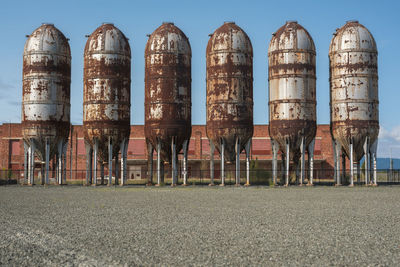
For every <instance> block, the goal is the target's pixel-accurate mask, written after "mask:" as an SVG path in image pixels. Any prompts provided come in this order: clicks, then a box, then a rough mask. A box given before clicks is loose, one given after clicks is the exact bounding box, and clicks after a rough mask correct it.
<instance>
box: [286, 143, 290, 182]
mask: <svg viewBox="0 0 400 267" xmlns="http://www.w3.org/2000/svg"><path fill="white" fill-rule="evenodd" d="M289 168H290V147H289V140H286V181H285V186H289Z"/></svg>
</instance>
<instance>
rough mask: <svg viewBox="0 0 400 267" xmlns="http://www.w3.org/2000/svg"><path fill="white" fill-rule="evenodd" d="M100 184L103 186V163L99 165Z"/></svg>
mask: <svg viewBox="0 0 400 267" xmlns="http://www.w3.org/2000/svg"><path fill="white" fill-rule="evenodd" d="M100 184H101V185H104V162H101V163H100Z"/></svg>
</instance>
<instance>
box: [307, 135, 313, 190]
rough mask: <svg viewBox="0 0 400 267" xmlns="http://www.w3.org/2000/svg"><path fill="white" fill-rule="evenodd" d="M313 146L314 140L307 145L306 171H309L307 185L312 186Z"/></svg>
mask: <svg viewBox="0 0 400 267" xmlns="http://www.w3.org/2000/svg"><path fill="white" fill-rule="evenodd" d="M314 145H315V138H314V139H313V140H312V141H311V143H310V144H309V145H308V164H309V166H308V170H309V180H308V184H307V185H311V186H312V185H314V181H313V180H314Z"/></svg>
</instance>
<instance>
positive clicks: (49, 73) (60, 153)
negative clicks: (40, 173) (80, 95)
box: [22, 24, 71, 185]
mask: <svg viewBox="0 0 400 267" xmlns="http://www.w3.org/2000/svg"><path fill="white" fill-rule="evenodd" d="M27 37H28V40H27V41H26V43H25V47H24V55H23V94H22V127H23V133H22V134H23V138H24V145H25V166H24V167H25V179H26V178H27V177H28V184H29V185H32V184H34V163H35V152H36V155H37V156H38V157H39V158H40V159H41V160H42V161H44V162H45V168H46V171H45V183H46V184H48V183H49V160H50V158H52V157H53V156H54V155H55V154H56V155H57V183H59V184H62V183H65V178H66V169H65V166H66V165H65V163H66V149H67V142H68V135H69V128H70V83H71V51H70V47H69V44H68V39H67V38H65V36H64V35H63V34H62V33H61V32H60V31H59V30H58V29H57V28H56V27H54V25H53V24H42V26H40V27H39V28H37V29H36V30H34V31H33V33H32V34H31V35H28V36H27ZM42 183H43V179H42Z"/></svg>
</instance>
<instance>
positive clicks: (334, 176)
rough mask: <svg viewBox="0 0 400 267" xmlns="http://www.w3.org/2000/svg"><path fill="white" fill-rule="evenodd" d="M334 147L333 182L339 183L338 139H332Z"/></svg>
mask: <svg viewBox="0 0 400 267" xmlns="http://www.w3.org/2000/svg"><path fill="white" fill-rule="evenodd" d="M332 147H333V162H334V164H333V183H334V184H335V185H336V184H337V171H336V168H337V157H336V140H335V139H332Z"/></svg>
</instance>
